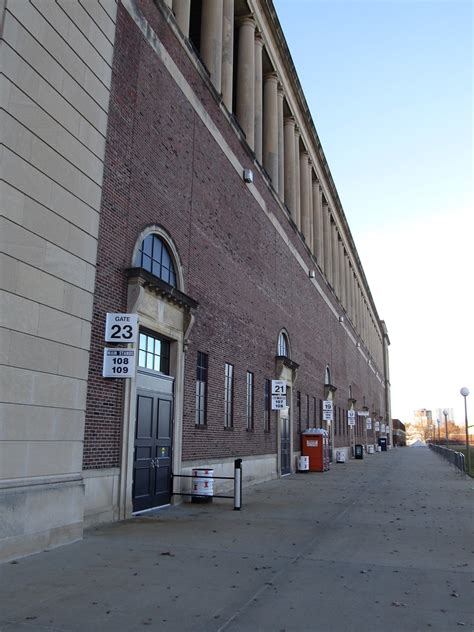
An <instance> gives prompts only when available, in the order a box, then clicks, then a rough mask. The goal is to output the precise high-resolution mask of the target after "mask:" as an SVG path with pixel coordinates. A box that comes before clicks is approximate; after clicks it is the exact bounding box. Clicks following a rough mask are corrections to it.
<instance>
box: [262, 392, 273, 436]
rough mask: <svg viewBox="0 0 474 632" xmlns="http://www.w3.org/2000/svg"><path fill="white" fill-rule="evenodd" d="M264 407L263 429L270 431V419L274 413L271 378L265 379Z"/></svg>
mask: <svg viewBox="0 0 474 632" xmlns="http://www.w3.org/2000/svg"><path fill="white" fill-rule="evenodd" d="M264 407H265V408H264V412H263V430H264V432H270V419H271V414H272V388H271V382H270V380H265V395H264Z"/></svg>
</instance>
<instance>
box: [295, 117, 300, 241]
mask: <svg viewBox="0 0 474 632" xmlns="http://www.w3.org/2000/svg"><path fill="white" fill-rule="evenodd" d="M300 186H301V185H300V131H299V129H298V127H297V126H295V221H296V225H297V227H298V230H301V189H300Z"/></svg>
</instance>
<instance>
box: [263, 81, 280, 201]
mask: <svg viewBox="0 0 474 632" xmlns="http://www.w3.org/2000/svg"><path fill="white" fill-rule="evenodd" d="M263 166H264V167H265V169H266V171H267V173H268V175H269V176H270V179H271V181H272V184H273V187H274V188H275V189H278V78H277V75H276V73H274V72H271V73H268V74H267V75H265V77H264V83H263Z"/></svg>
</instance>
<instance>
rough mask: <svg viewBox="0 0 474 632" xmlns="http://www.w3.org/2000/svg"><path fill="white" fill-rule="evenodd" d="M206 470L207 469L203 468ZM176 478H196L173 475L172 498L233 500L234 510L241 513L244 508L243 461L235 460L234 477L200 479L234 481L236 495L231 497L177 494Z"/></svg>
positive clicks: (188, 493) (205, 477)
mask: <svg viewBox="0 0 474 632" xmlns="http://www.w3.org/2000/svg"><path fill="white" fill-rule="evenodd" d="M203 469H205V468H203ZM175 478H196V477H195V476H193V475H191V474H171V485H172V487H171V489H172V491H171V495H172V496H192V497H194V498H207V499H209V498H232V499H233V501H234V509H235V510H237V511H239V510H240V509H241V507H242V459H235V461H234V476H201V475H199V478H200V479H209V480H212V481H214V480H220V481H234V490H233V491H234V493H233V494H232V495H231V496H228V495H224V494H214V493H213V494H212V495H207V494H206V495H204V494H197V493H195V492H193V491H189V492H175V491H174V479H175Z"/></svg>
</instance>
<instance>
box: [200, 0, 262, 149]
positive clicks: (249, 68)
mask: <svg viewBox="0 0 474 632" xmlns="http://www.w3.org/2000/svg"><path fill="white" fill-rule="evenodd" d="M211 1H212V0H211ZM254 40H255V20H254V19H253V18H252V17H245V18H242V19H241V20H240V22H239V56H238V60H237V111H236V115H237V120H238V121H239V124H240V127H241V128H242V130H243V132H244V134H245V136H246V139H247V143H248V144H249V146H250V147H251V148H252V149H253V148H254V143H255V42H254Z"/></svg>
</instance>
